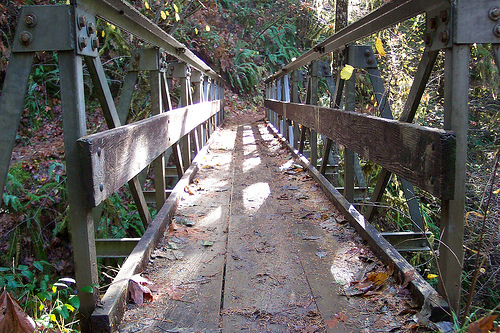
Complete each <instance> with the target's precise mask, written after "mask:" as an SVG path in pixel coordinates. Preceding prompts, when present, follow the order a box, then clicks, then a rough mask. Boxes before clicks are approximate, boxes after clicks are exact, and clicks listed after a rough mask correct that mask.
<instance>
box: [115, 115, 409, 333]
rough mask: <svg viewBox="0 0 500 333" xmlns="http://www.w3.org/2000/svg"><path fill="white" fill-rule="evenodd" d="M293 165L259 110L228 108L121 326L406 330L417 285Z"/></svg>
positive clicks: (204, 329)
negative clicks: (142, 295)
mask: <svg viewBox="0 0 500 333" xmlns="http://www.w3.org/2000/svg"><path fill="white" fill-rule="evenodd" d="M240 110H241V109H240ZM295 162H296V161H295V160H294V157H293V156H292V154H291V153H290V151H288V150H287V149H286V148H285V147H284V146H283V145H282V143H281V142H280V141H279V140H278V139H277V138H276V137H275V136H274V135H273V134H272V132H271V130H270V128H269V127H268V126H267V124H266V123H265V122H264V117H263V112H262V110H260V111H259V110H257V112H238V111H236V112H234V113H232V116H231V117H230V118H229V119H228V120H227V121H226V123H225V125H224V126H223V128H222V129H220V130H219V131H217V132H216V133H215V134H214V140H213V141H212V142H211V144H210V147H209V153H208V154H207V156H206V157H205V159H204V163H202V165H201V168H200V171H199V172H198V174H197V175H196V180H195V182H194V183H193V184H192V185H191V186H190V188H189V191H187V190H186V191H185V194H184V197H183V198H182V199H181V204H180V206H179V208H178V211H177V212H176V216H175V219H174V222H173V223H172V224H171V225H170V228H169V230H168V231H167V232H166V233H165V235H164V237H163V239H162V241H161V242H160V244H159V246H158V247H157V248H156V250H155V251H154V254H153V256H152V258H151V261H150V264H149V266H148V267H147V268H146V269H145V270H144V272H142V276H143V277H146V278H147V279H148V280H149V281H150V282H151V283H152V284H151V285H150V286H149V287H150V289H151V290H152V296H153V297H152V298H153V299H152V300H151V301H148V302H146V303H143V304H141V305H136V304H134V305H132V304H131V305H129V307H128V310H127V312H126V314H125V317H124V319H123V322H122V325H121V327H120V332H138V331H141V332H221V331H222V332H235V331H248V332H391V331H410V327H412V326H415V322H414V321H413V319H412V317H413V314H415V313H416V312H417V309H416V307H415V304H413V302H412V300H411V295H410V292H409V291H408V290H407V289H406V288H405V286H402V285H398V284H397V283H396V282H395V279H394V277H393V269H392V268H391V267H387V266H384V265H383V264H382V263H381V262H380V261H379V259H378V258H377V257H376V256H375V255H374V254H373V252H372V251H371V250H370V249H369V248H368V247H367V246H366V245H365V244H364V242H363V241H362V239H361V238H360V237H359V236H358V234H357V233H356V231H355V230H354V229H353V228H352V227H351V226H350V225H349V224H348V223H346V221H345V218H344V217H343V216H342V215H341V213H340V212H339V211H337V210H336V208H334V206H333V204H332V203H331V202H329V200H328V199H327V197H326V196H325V194H324V193H323V192H322V190H321V189H320V187H319V186H317V185H316V184H315V182H314V181H313V180H312V179H311V178H310V177H309V176H308V174H307V172H306V171H305V170H303V169H302V168H301V167H300V166H299V165H298V164H296V163H295Z"/></svg>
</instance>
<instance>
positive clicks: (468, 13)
mask: <svg viewBox="0 0 500 333" xmlns="http://www.w3.org/2000/svg"><path fill="white" fill-rule="evenodd" d="M453 40H454V42H455V43H457V44H473V43H493V44H496V43H500V1H498V0H460V1H457V3H456V5H455V7H454V33H453Z"/></svg>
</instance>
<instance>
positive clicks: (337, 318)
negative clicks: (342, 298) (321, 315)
mask: <svg viewBox="0 0 500 333" xmlns="http://www.w3.org/2000/svg"><path fill="white" fill-rule="evenodd" d="M347 319H348V318H347V316H346V315H345V314H343V313H342V312H339V313H336V314H335V315H334V316H333V317H332V318H330V319H329V320H326V321H325V324H327V325H328V327H329V328H334V327H335V326H337V324H338V323H339V321H343V322H346V321H347Z"/></svg>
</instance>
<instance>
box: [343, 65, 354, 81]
mask: <svg viewBox="0 0 500 333" xmlns="http://www.w3.org/2000/svg"><path fill="white" fill-rule="evenodd" d="M353 71H354V67H352V66H351V65H345V66H344V68H342V70H341V71H340V78H341V79H342V80H349V79H350V78H351V76H352V72H353Z"/></svg>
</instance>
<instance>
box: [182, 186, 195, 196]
mask: <svg viewBox="0 0 500 333" xmlns="http://www.w3.org/2000/svg"><path fill="white" fill-rule="evenodd" d="M184 192H186V193H189V195H194V193H193V192H192V191H191V189H190V188H189V186H186V187H184Z"/></svg>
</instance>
